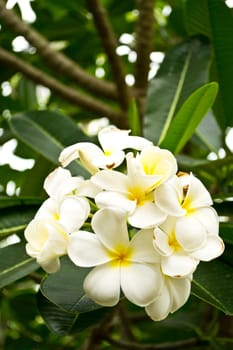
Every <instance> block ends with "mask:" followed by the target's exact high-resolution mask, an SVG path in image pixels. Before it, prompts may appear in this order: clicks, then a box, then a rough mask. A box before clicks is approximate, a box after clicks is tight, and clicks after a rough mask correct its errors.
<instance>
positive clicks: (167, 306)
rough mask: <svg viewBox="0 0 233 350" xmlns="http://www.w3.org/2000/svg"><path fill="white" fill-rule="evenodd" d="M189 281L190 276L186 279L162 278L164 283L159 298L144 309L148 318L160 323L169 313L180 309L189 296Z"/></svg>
mask: <svg viewBox="0 0 233 350" xmlns="http://www.w3.org/2000/svg"><path fill="white" fill-rule="evenodd" d="M191 279H192V276H191V275H189V276H187V277H186V278H171V277H167V276H164V283H163V286H162V289H161V292H160V295H159V297H158V298H156V299H155V300H154V302H152V303H151V304H150V305H148V306H147V307H146V308H145V310H146V313H147V314H148V316H150V318H151V319H152V320H154V321H161V320H163V319H165V318H166V317H167V316H168V314H169V313H173V312H175V311H176V310H178V309H179V308H180V307H182V306H183V305H184V304H185V303H186V301H187V299H188V298H189V295H190V291H191Z"/></svg>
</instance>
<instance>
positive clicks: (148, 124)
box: [143, 39, 210, 143]
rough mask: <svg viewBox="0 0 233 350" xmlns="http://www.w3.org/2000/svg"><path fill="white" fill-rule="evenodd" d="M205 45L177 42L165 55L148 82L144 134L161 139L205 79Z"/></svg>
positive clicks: (208, 55)
mask: <svg viewBox="0 0 233 350" xmlns="http://www.w3.org/2000/svg"><path fill="white" fill-rule="evenodd" d="M209 60H210V48H209V45H207V44H203V43H202V42H200V41H199V40H197V39H193V40H190V41H188V42H185V43H183V44H179V45H177V46H176V47H174V49H172V50H171V51H170V52H168V53H167V54H166V56H165V59H164V61H163V63H162V64H161V67H160V69H159V71H158V73H157V75H156V76H155V78H154V79H153V80H152V81H151V82H150V85H149V91H148V98H147V102H146V112H145V118H144V132H143V133H144V136H145V137H147V138H148V139H150V140H152V141H153V142H154V143H158V142H161V141H162V139H163V138H164V136H165V134H166V131H167V129H168V127H169V125H170V123H171V121H172V119H173V117H174V115H175V113H176V112H177V110H178V109H179V108H180V106H181V105H182V104H183V102H184V101H185V100H186V99H187V98H188V96H189V95H190V94H191V93H192V92H193V91H194V90H195V89H197V88H199V87H200V86H202V85H203V84H204V83H206V82H207V81H208V65H209Z"/></svg>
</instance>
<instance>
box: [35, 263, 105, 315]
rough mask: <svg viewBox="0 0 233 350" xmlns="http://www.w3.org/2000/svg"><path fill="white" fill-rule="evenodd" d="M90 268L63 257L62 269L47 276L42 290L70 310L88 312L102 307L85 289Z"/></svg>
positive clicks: (53, 301) (52, 300)
mask: <svg viewBox="0 0 233 350" xmlns="http://www.w3.org/2000/svg"><path fill="white" fill-rule="evenodd" d="M89 271H90V269H88V268H81V267H77V266H75V265H74V264H73V263H72V262H71V261H70V260H69V258H68V257H63V258H62V259H61V269H60V270H59V271H58V272H57V273H55V274H51V275H49V276H48V277H46V278H45V279H44V280H43V282H42V284H41V292H42V293H43V295H44V296H45V297H46V298H47V299H49V300H50V301H51V302H52V303H54V304H56V305H57V306H58V307H60V308H62V309H64V310H66V311H68V312H80V313H81V312H88V311H93V310H95V309H98V308H100V307H101V306H100V305H97V304H95V303H94V302H93V301H92V300H91V299H90V298H88V297H87V296H86V295H85V292H84V291H83V281H84V279H85V277H86V275H87V274H88V272H89Z"/></svg>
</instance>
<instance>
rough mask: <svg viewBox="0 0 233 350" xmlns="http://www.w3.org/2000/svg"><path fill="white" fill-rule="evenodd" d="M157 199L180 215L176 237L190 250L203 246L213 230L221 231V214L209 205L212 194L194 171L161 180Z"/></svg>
mask: <svg viewBox="0 0 233 350" xmlns="http://www.w3.org/2000/svg"><path fill="white" fill-rule="evenodd" d="M155 200H156V204H157V206H158V207H159V208H160V209H162V210H163V211H164V212H166V213H167V214H169V215H171V216H176V217H177V219H176V222H175V232H176V237H177V239H178V241H179V242H180V244H181V245H183V246H185V247H186V249H187V250H190V251H192V250H194V249H199V248H201V247H202V246H203V245H205V243H206V240H207V236H208V235H210V234H211V235H213V236H217V235H218V230H219V222H218V216H217V213H216V212H215V210H214V209H213V208H212V207H210V205H211V204H212V199H211V197H210V194H209V192H208V191H207V189H206V188H205V187H204V185H203V184H202V182H201V181H200V180H199V179H197V178H196V177H195V176H193V175H192V174H190V175H189V174H187V173H181V175H180V176H174V177H173V178H172V179H170V180H169V181H167V182H166V183H164V184H162V185H161V186H160V187H158V188H157V189H156V191H155Z"/></svg>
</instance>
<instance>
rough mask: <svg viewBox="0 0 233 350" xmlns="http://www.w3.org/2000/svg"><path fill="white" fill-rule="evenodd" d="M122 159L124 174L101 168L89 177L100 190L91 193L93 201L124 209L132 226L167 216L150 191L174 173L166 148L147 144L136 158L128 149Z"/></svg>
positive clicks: (145, 223)
mask: <svg viewBox="0 0 233 350" xmlns="http://www.w3.org/2000/svg"><path fill="white" fill-rule="evenodd" d="M126 161H127V175H125V174H122V173H120V172H118V171H114V170H111V171H110V170H102V171H99V172H98V173H96V174H95V175H93V176H92V178H91V180H92V181H93V182H94V183H95V184H96V185H98V186H99V187H101V188H102V189H103V190H104V191H102V192H100V193H99V194H98V195H97V196H96V197H95V201H96V204H97V206H99V207H100V208H102V207H108V206H117V207H120V208H122V209H124V210H125V211H126V212H127V213H128V220H129V223H130V224H131V225H132V226H134V227H138V228H149V227H153V226H155V225H157V224H159V223H161V222H162V221H164V220H165V218H166V216H167V213H165V212H164V211H163V210H161V209H160V208H158V207H157V205H156V203H155V202H154V194H153V191H154V189H155V188H156V187H157V186H159V185H160V184H161V183H162V182H163V181H166V180H167V179H168V178H170V177H171V176H173V175H174V174H175V172H176V170H177V164H176V160H175V158H174V157H173V155H172V154H171V153H170V152H169V151H166V150H161V149H160V148H159V147H155V146H148V147H146V148H145V149H143V150H142V152H141V153H140V154H138V155H137V156H136V158H135V157H134V156H133V154H132V153H128V154H127V156H126Z"/></svg>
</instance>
